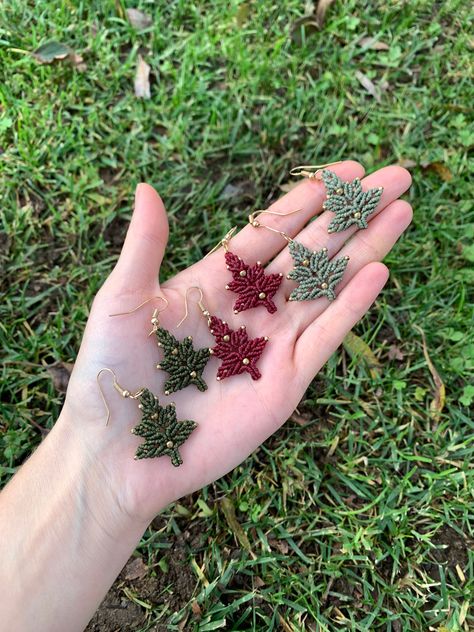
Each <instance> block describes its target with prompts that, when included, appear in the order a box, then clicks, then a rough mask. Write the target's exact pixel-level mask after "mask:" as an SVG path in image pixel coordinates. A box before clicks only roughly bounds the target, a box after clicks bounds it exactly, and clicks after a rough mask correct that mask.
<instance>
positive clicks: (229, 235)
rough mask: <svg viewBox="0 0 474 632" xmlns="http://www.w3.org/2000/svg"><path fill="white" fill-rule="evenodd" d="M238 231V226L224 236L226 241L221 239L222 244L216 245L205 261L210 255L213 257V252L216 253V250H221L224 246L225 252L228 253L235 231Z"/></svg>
mask: <svg viewBox="0 0 474 632" xmlns="http://www.w3.org/2000/svg"><path fill="white" fill-rule="evenodd" d="M236 230H237V226H233V227H232V228H231V229H230V230H229V231H228V232H227V233H226V234H225V236H224V239H221V240H220V242H219V243H218V244H216V245H215V246H214V248H213V249H212V250H209V252H208V253H207V255H205V257H204V259H207V257H209V255H212V253H213V252H216V250H219V248H220V247H221V246H222V247H223V248H224V250H225V251H226V252H227V250H228V246H229V241H230V240H231V238H232V235H233V234H234V233H235V231H236Z"/></svg>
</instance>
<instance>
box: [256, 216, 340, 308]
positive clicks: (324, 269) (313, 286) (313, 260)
mask: <svg viewBox="0 0 474 632" xmlns="http://www.w3.org/2000/svg"><path fill="white" fill-rule="evenodd" d="M292 212H293V213H295V212H296V211H292ZM259 213H261V214H263V213H268V214H269V215H289V213H274V212H273V211H259ZM249 222H250V223H251V224H252V226H255V227H259V226H261V227H262V228H266V229H267V230H271V231H273V232H274V233H278V234H279V235H281V236H282V237H283V238H284V239H286V241H287V242H288V249H289V251H290V255H291V256H292V258H293V261H294V262H295V264H294V268H293V270H292V271H291V272H290V273H289V274H288V275H287V277H286V278H287V279H291V280H293V281H297V282H298V283H299V286H298V287H297V288H295V289H294V290H293V292H292V293H291V294H290V297H289V300H290V301H311V300H314V299H316V298H320V297H321V296H326V297H327V298H328V299H329V300H330V301H333V300H334V299H335V298H336V293H335V291H334V289H335V287H336V285H337V284H338V283H339V281H340V280H341V278H342V275H343V274H344V270H345V269H346V267H347V262H348V261H349V257H341V258H340V259H335V260H334V261H329V259H328V254H327V253H328V251H327V248H323V249H322V250H318V251H313V250H310V249H309V248H307V247H306V246H303V244H301V243H299V242H298V241H295V240H294V239H292V238H291V237H289V236H288V235H287V234H286V233H284V232H283V231H282V230H277V229H275V228H272V227H271V226H267V225H265V224H260V222H259V221H258V220H257V219H255V216H254V215H250V216H249Z"/></svg>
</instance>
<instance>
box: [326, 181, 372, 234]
mask: <svg viewBox="0 0 474 632" xmlns="http://www.w3.org/2000/svg"><path fill="white" fill-rule="evenodd" d="M322 178H323V181H324V184H325V186H326V192H327V199H326V201H325V202H324V204H323V209H324V210H326V211H332V212H333V213H336V216H335V217H334V219H333V220H332V221H331V223H330V224H329V226H328V233H339V232H341V231H343V230H346V228H349V226H352V225H353V224H356V226H357V227H358V228H367V227H368V223H367V218H368V217H369V215H371V214H372V213H373V212H374V211H375V208H376V206H377V204H378V203H379V201H380V196H381V195H382V191H383V187H377V188H375V189H369V190H368V191H362V185H361V183H360V178H355V179H354V180H353V181H352V182H344V181H343V180H341V178H339V176H337V175H336V174H335V173H333V172H332V171H329V170H328V169H324V171H323V172H322Z"/></svg>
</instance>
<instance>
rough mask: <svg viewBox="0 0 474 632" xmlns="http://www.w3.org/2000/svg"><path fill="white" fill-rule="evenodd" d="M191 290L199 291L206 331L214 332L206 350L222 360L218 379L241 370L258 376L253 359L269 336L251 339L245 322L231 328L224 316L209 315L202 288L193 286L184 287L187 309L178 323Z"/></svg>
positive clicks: (254, 376)
mask: <svg viewBox="0 0 474 632" xmlns="http://www.w3.org/2000/svg"><path fill="white" fill-rule="evenodd" d="M190 290H197V291H198V292H199V293H200V299H199V301H198V306H199V309H200V310H201V313H202V315H203V316H204V317H205V318H206V319H207V326H208V328H209V332H210V333H211V334H212V335H213V336H214V338H215V340H216V343H217V344H216V345H215V346H214V347H212V348H211V349H209V353H210V354H211V355H213V356H215V357H216V358H219V359H220V360H222V364H221V365H220V367H219V369H218V371H217V377H216V379H217V380H218V381H220V380H223V379H225V378H226V377H231V376H232V375H239V374H240V373H249V374H250V376H251V378H252V379H254V380H258V379H260V378H261V377H262V374H261V373H260V371H259V370H258V368H257V366H256V363H257V361H258V360H259V358H260V356H261V355H262V353H263V350H264V348H265V346H266V344H267V342H268V340H269V338H268V336H262V337H260V338H253V339H251V338H249V336H248V334H247V331H246V328H245V326H243V325H242V327H240V328H239V329H236V330H234V329H231V328H230V327H229V325H228V324H227V323H226V322H225V320H221V319H220V318H218V317H217V316H211V315H210V313H209V310H208V309H206V307H205V306H204V304H203V295H202V290H201V288H199V287H196V286H194V287H190V288H188V289H187V290H186V296H185V301H184V302H185V307H186V311H185V314H184V317H183V318H182V319H181V321H180V322H179V324H178V327H179V325H181V323H182V322H183V321H184V320H185V319H186V318H187V316H188V293H189V292H190Z"/></svg>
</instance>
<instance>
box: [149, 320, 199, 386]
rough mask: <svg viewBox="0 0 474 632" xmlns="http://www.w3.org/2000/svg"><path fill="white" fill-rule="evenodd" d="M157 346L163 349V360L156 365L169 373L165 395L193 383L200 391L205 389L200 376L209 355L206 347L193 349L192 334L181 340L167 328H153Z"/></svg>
mask: <svg viewBox="0 0 474 632" xmlns="http://www.w3.org/2000/svg"><path fill="white" fill-rule="evenodd" d="M155 333H156V338H157V340H158V346H159V347H161V348H162V349H163V354H164V357H163V360H161V362H160V363H159V364H157V365H156V368H157V369H162V370H163V371H166V372H167V373H169V378H168V379H167V380H166V382H165V386H164V389H165V395H169V394H170V393H175V392H176V391H179V390H181V389H182V388H186V386H189V385H190V384H194V386H197V388H198V389H199V390H200V391H205V390H206V389H207V384H206V382H205V381H204V380H203V378H202V372H203V371H204V369H205V367H206V364H207V362H208V360H209V357H210V355H211V354H210V351H209V349H208V348H207V347H205V348H203V349H197V350H196V349H195V348H194V346H193V339H192V336H187V337H186V338H185V339H184V340H182V341H181V342H180V341H178V340H177V338H175V337H174V336H173V334H172V333H170V332H169V331H168V330H167V329H163V327H157V328H156V330H155Z"/></svg>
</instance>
